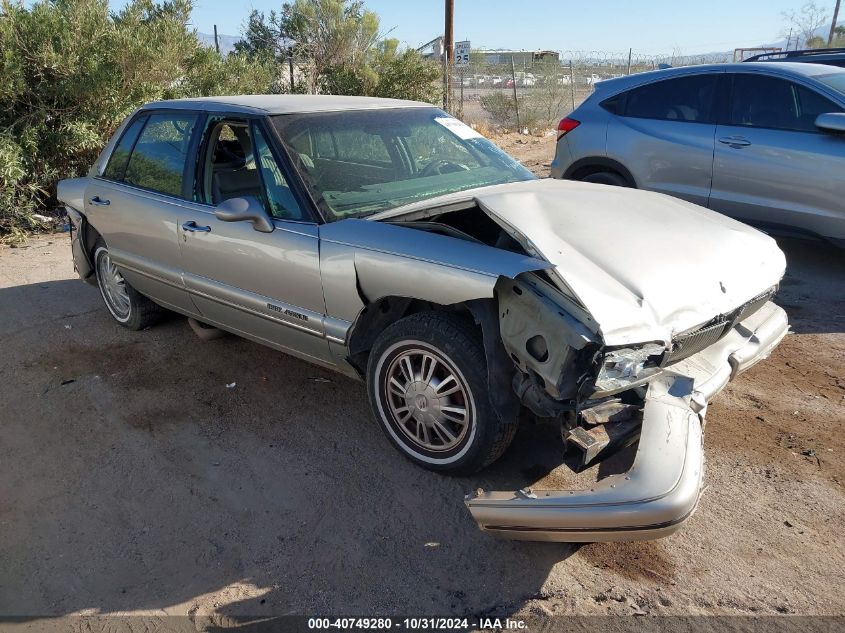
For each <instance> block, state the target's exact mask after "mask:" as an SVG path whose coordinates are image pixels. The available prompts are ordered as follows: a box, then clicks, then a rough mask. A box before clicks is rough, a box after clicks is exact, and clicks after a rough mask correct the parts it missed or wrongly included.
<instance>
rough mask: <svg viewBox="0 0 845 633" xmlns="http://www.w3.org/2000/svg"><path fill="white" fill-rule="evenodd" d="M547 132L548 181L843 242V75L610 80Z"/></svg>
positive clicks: (831, 70) (750, 70)
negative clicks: (631, 193) (550, 147)
mask: <svg viewBox="0 0 845 633" xmlns="http://www.w3.org/2000/svg"><path fill="white" fill-rule="evenodd" d="M558 134H559V136H558V141H557V151H556V154H555V159H554V161H553V162H552V166H551V175H552V177H553V178H569V179H573V180H584V181H588V182H595V183H603V184H610V185H619V186H626V187H637V188H640V189H648V190H651V191H657V192H661V193H666V194H670V195H672V196H676V197H679V198H683V199H685V200H689V201H690V202H694V203H696V204H700V205H702V206H706V207H710V208H711V209H714V210H716V211H719V212H721V213H724V214H725V215H729V216H732V217H735V218H738V219H741V220H743V221H746V222H749V223H752V224H756V225H759V226H762V227H765V228H769V229H773V230H777V231H779V232H787V233H799V234H805V235H806V234H809V235H815V236H823V237H826V238H829V239H832V240H835V241H838V242H839V243H840V244H842V243H845V178H843V174H845V69H841V68H836V67H833V66H825V65H821V64H806V63H805V64H799V63H789V62H784V63H778V64H771V63H763V62H758V63H745V64H733V65H732V64H720V65H706V66H695V67H689V68H672V69H668V70H659V71H655V72H649V73H642V74H639V75H633V76H629V77H620V78H618V79H611V80H608V81H603V82H601V83H599V84H597V85H596V91H595V93H594V94H593V95H592V96H591V97H590V98H588V99H587V100H586V101H585V102H584V103H583V104H582V105H581V106H580V107H579V108H578V109H576V110H575V111H574V112H573V113H572V114H571V115H570V116H569V117H567V118H565V119H563V120H562V121H561V122H560V126H559V133H558Z"/></svg>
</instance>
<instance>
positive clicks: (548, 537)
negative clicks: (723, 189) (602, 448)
mask: <svg viewBox="0 0 845 633" xmlns="http://www.w3.org/2000/svg"><path fill="white" fill-rule="evenodd" d="M788 330H789V324H788V321H787V318H786V313H785V312H784V311H783V310H782V309H781V308H779V307H778V306H776V305H775V304H773V303H771V302H769V303H766V304H765V305H764V306H763V307H762V308H760V309H759V310H758V311H757V312H755V313H754V314H753V315H752V316H750V317H748V318H747V319H746V320H745V321H742V322H741V323H739V324H737V325H736V326H735V327H734V328H733V329H732V330H731V331H730V333H729V334H727V335H726V336H724V337H723V338H722V339H721V340H719V341H718V342H717V343H715V344H714V345H712V346H710V347H708V348H707V349H705V350H702V351H701V352H699V353H697V354H695V355H693V356H690V357H689V358H687V359H685V360H683V361H681V362H679V363H676V364H674V365H672V366H671V367H670V368H668V369H667V370H666V371H665V372H664V373H663V374H661V375H660V376H659V377H657V378H656V379H655V380H653V381H652V382H651V383H650V384H649V387H648V391H647V393H646V396H645V406H644V409H643V420H642V429H641V431H640V439H639V445H638V448H637V454H636V457H635V459H634V463H633V465H632V466H631V468H630V470H628V472H626V473H622V474H618V475H611V476H609V477H606V478H604V479H602V480H601V481H600V482H598V483H597V484H595V486H593V488H591V489H590V490H518V491H509V492H498V491H494V492H483V491H480V490H479V491H478V492H477V493H474V494H471V495H468V496H467V498H466V500H465V501H466V504H467V507H468V508H469V511H470V512H471V513H472V516H473V518H474V519H475V521H476V522H477V523H478V525H479V527H480V528H481V529H482V530H484V531H487V532H491V533H493V534H495V535H497V536H502V537H505V538H512V539H522V540H533V541H564V542H595V541H634V540H649V539H656V538H661V537H663V536H668V535H669V534H672V533H673V532H675V531H676V530H677V529H678V528H679V527H680V526H681V524H682V523H683V522H684V521H685V520H686V519H687V518H689V517H690V516H691V515H692V513H693V512H694V510H695V508H696V505H697V504H698V498H699V494H700V491H701V481H702V475H703V471H704V452H703V446H702V430H703V424H704V415H705V412H706V409H707V403H708V402H709V400H710V399H711V398H712V397H713V396H714V395H716V394H717V393H718V392H719V391H721V390H722V389H723V388H724V386H725V385H726V384H727V383H728V382H729V381H730V380H732V379H733V378H734V377H735V376H737V375H738V374H739V373H740V372H742V371H745V370H746V369H748V368H749V367H751V366H753V365H754V364H755V363H757V362H758V361H760V360H762V359H764V358H766V357H767V356H768V355H769V354H770V353H771V351H772V350H773V349H774V348H775V347H776V346H777V344H778V343H779V342H780V341H781V339H782V338H783V337H784V336H785V335H786V333H787V331H788Z"/></svg>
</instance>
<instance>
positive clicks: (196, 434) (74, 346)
mask: <svg viewBox="0 0 845 633" xmlns="http://www.w3.org/2000/svg"><path fill="white" fill-rule="evenodd" d="M500 141H501V143H502V145H503V146H504V147H505V148H506V149H507V150H508V151H510V152H511V153H513V154H514V155H516V156H518V157H520V158H522V159H524V160H525V162H526V164H527V165H528V166H529V167H531V168H533V169H535V170H536V171H538V173H543V170H544V169H545V170H546V171H547V164H548V162H549V160H550V157H551V151H552V147H551V146H552V144H553V137H551V138H550V137H546V138H543V139H540V138H534V137H522V138H517V137H508V138H504V139H500ZM521 141H524V142H521ZM781 245H782V247H783V248H784V250H785V252H786V254H787V258H788V262H789V269H788V274H787V277H786V279H785V281H784V283H783V287H782V291H781V294H780V298H779V302H780V304H781V305H783V306H784V307H785V308H786V310H787V311H788V312H789V316H790V320H791V322H792V327H793V333H792V334H790V335H789V336H788V337H787V338H786V339H785V340H784V342H783V343H782V344H781V345H780V347H779V348H778V349H777V350H776V351H775V353H774V354H773V355H772V357H771V358H770V359H769V360H768V361H766V362H764V363H761V364H759V365H757V366H756V367H754V368H753V369H752V370H750V371H749V372H748V373H746V374H744V375H742V376H741V377H740V378H739V379H738V380H737V381H736V382H734V383H732V384H731V385H730V386H729V387H728V388H727V389H726V390H725V391H724V392H723V393H722V394H720V395H719V396H717V397H716V399H715V401H714V402H713V404H712V406H711V408H710V410H709V413H708V424H707V428H706V433H705V444H706V458H707V470H706V475H705V480H706V486H707V487H706V490H705V492H704V495H703V497H702V500H701V505H700V507H699V509H698V511H697V513H696V514H695V515H694V516H693V517H692V518H691V519H690V520H689V522H688V523H687V525H686V527H685V528H684V529H683V530H682V531H680V532H678V533H677V534H676V535H674V536H672V537H670V538H667V539H663V540H659V541H653V542H645V543H617V544H591V545H584V546H573V545H567V544H553V543H519V542H508V541H500V540H495V539H493V538H491V537H489V536H487V535H485V534H483V533H481V532H480V531H479V530H478V529H477V528H476V526H475V524H474V523H473V521H472V519H471V518H470V516H469V514H468V512H467V511H466V509H465V507H464V504H463V501H462V498H463V496H464V494H466V493H467V492H469V491H471V490H473V489H475V488H477V487H479V486H480V487H484V488H487V489H489V488H493V487H502V486H507V487H513V486H521V485H528V484H531V483H533V482H534V481H536V480H537V479H538V478H540V477H543V476H550V474H551V475H554V474H555V473H564V471H565V468H566V467H565V466H562V465H561V464H562V456H561V452H560V444H559V441H558V432H557V430H556V429H554V428H552V427H548V426H536V427H527V428H524V429H522V430H520V432H519V434H518V436H517V438H516V440H515V442H514V444H513V446H512V448H511V449H510V451H509V452H508V453H507V454H506V456H505V457H504V458H503V459H502V460H501V461H499V462H497V463H496V464H495V465H493V466H492V467H491V468H489V469H488V470H487V471H485V472H483V473H481V474H480V475H478V476H476V477H471V478H464V479H455V478H448V477H442V476H438V475H435V474H433V473H429V472H427V471H424V470H421V469H419V468H416V467H414V466H412V465H411V464H410V463H408V462H407V461H405V460H404V459H403V458H402V457H401V456H400V455H399V454H398V453H397V452H396V451H395V450H394V449H392V448H391V446H390V445H389V444H388V442H387V440H386V439H385V438H384V437H383V436H382V434H381V433H380V431H379V430H378V428H377V427H376V425H375V423H374V421H373V420H372V419H371V417H370V412H369V409H368V406H367V402H366V397H365V393H364V389H363V388H362V386H361V385H360V384H358V383H355V382H353V381H351V380H348V379H346V378H343V377H341V376H339V375H335V374H333V373H330V372H328V371H324V370H322V369H318V368H315V367H312V366H310V365H307V364H305V363H303V362H301V361H298V360H295V359H293V358H289V357H286V356H284V355H282V354H280V353H277V352H274V351H272V350H269V349H266V348H263V347H260V346H258V345H256V344H253V343H250V342H247V341H245V340H241V339H238V338H235V337H226V338H223V339H220V340H216V341H210V342H201V341H200V340H199V339H198V338H197V337H196V336H195V335H194V334H193V333H192V332H191V330H190V329H189V327H188V325H187V323H186V321H185V319H184V318H180V317H173V318H172V319H169V320H168V321H166V322H165V323H163V324H161V325H158V326H156V327H154V328H152V329H149V330H146V331H143V332H129V331H127V330H124V329H122V328H121V327H119V326H118V325H117V324H116V323H115V322H113V321H112V320H111V318H110V317H109V315H108V313H107V312H106V310H105V308H104V307H103V306H102V303H101V299H100V297H99V294H98V292H97V290H96V288H94V287H92V286H89V285H87V284H84V283H82V282H80V281H78V279H76V277H75V275H74V273H73V270H72V265H71V258H70V248H69V243H68V237H67V235H66V234H64V235H62V234H57V235H52V236H44V237H39V238H36V239H33V240H32V241H31V242H30V244H29V246H27V247H26V248H18V249H11V248H7V247H0V358H2V361H0V405H2V407H1V408H0V615H12V614H15V615H28V616H33V617H34V618H38V617H43V616H49V615H62V614H78V613H88V614H95V613H104V614H105V613H108V614H114V613H130V612H131V613H144V614H151V615H163V614H181V615H184V614H192V615H194V616H202V615H210V616H213V618H215V619H224V620H225V619H233V620H237V619H238V618H240V617H244V616H247V615H249V616H260V615H265V614H311V615H314V614H318V615H322V614H330V613H331V614H360V615H375V614H395V613H403V614H409V615H419V614H444V615H445V614H455V615H468V614H475V615H479V614H482V615H499V616H504V615H508V614H516V615H539V614H607V613H614V614H636V613H649V614H737V615H768V614H786V613H788V614H843V612H845V608H843V607H845V597H843V586H845V585H844V584H843V569H845V536H843V534H845V494H843V478H845V440H843V434H842V426H843V423H845V252H842V251H838V250H836V249H834V248H832V247H830V246H828V245H826V244H824V243H820V242H803V241H790V240H784V241H782V242H781ZM231 383H236V384H235V386H234V387H231V388H229V387H227V385H230V384H231ZM560 476H561V477H563V478H566V477H567V476H568V475H566V474H561V475H560ZM35 621H36V622H37V620H35Z"/></svg>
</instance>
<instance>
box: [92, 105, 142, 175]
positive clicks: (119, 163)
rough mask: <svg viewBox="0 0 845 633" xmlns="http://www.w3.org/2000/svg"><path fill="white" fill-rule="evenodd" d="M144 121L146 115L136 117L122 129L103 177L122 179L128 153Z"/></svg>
mask: <svg viewBox="0 0 845 633" xmlns="http://www.w3.org/2000/svg"><path fill="white" fill-rule="evenodd" d="M146 122H147V117H145V116H142V117H138V118H137V119H135V120H134V121H133V122H132V123H131V124H130V125H129V127H128V128H126V129H125V130H124V131H123V136H121V137H120V140H119V141H118V143H117V145H115V148H114V150H113V151H112V153H111V156H110V157H109V162H108V165H106V168H105V169H104V170H103V178H108V179H109V180H123V174H124V173H125V172H126V165H127V164H128V163H129V155H130V153H131V152H132V147H133V146H134V145H135V141H136V140H137V139H138V134H140V133H141V130H142V129H143V128H144V124H145V123H146Z"/></svg>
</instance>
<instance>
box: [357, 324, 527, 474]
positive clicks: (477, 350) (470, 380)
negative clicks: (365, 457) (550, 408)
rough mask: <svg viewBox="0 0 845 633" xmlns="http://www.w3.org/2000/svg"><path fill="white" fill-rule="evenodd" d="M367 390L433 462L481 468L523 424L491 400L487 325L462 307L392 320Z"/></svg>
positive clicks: (394, 426) (413, 449)
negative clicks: (479, 326)
mask: <svg viewBox="0 0 845 633" xmlns="http://www.w3.org/2000/svg"><path fill="white" fill-rule="evenodd" d="M367 390H368V393H369V397H370V404H371V406H372V409H373V413H374V414H375V417H376V419H377V420H378V422H379V424H380V426H381V427H382V430H383V431H384V432H385V434H386V435H387V437H388V439H390V441H391V442H392V443H393V444H394V446H396V447H397V448H398V449H399V451H400V452H401V453H402V454H403V455H405V457H407V458H408V459H410V460H411V461H413V462H414V463H416V464H418V465H420V466H423V467H425V468H428V469H429V470H435V471H440V472H448V473H452V474H470V473H473V472H475V471H477V470H479V469H481V468H483V467H484V466H487V465H488V464H490V463H492V462H493V461H495V460H496V459H497V458H498V457H499V456H500V455H501V454H502V453H503V452H504V451H505V449H506V448H507V447H508V445H509V444H510V442H511V440H512V439H513V436H514V433H515V432H516V426H517V421H516V420H513V421H504V422H503V421H501V420H500V419H499V416H498V415H497V414H496V412H495V410H494V409H493V406H492V405H491V403H490V396H489V392H488V389H487V365H486V362H485V358H484V349H483V347H482V345H481V341H480V336H479V333H478V332H477V330H476V329H475V328H474V327H473V326H472V323H471V322H470V321H468V320H466V319H463V318H461V317H459V316H457V315H453V314H444V313H439V312H424V313H419V314H414V315H411V316H409V317H406V318H404V319H401V320H399V321H397V322H396V323H394V324H393V325H391V326H390V327H388V328H387V329H386V330H385V331H384V332H383V333H382V334H381V336H380V337H379V338H378V340H377V341H376V344H375V345H374V347H373V349H372V351H371V353H370V358H369V362H368V366H367Z"/></svg>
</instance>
